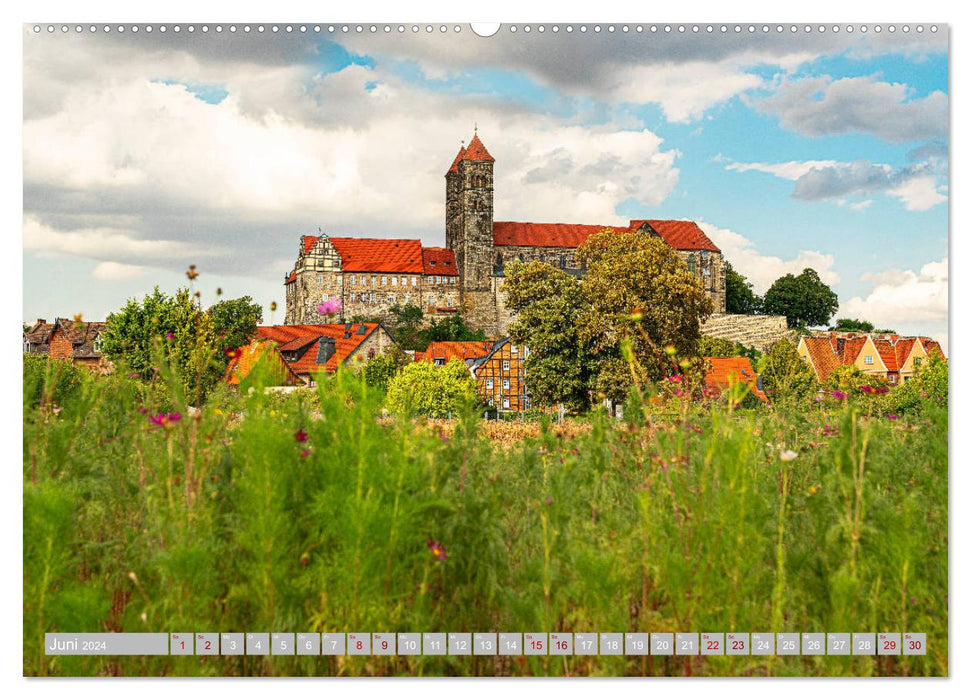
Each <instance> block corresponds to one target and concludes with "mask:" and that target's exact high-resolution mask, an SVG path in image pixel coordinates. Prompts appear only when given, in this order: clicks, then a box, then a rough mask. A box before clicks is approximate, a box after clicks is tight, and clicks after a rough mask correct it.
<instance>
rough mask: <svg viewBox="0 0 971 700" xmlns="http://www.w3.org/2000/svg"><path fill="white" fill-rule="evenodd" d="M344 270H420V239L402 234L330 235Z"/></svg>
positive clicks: (416, 271) (415, 271)
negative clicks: (400, 236)
mask: <svg viewBox="0 0 971 700" xmlns="http://www.w3.org/2000/svg"><path fill="white" fill-rule="evenodd" d="M330 242H331V243H333V245H334V248H336V249H337V252H338V253H339V254H340V256H341V267H342V268H343V270H344V272H414V273H419V274H420V273H421V271H422V262H421V241H419V240H409V239H402V238H331V239H330Z"/></svg>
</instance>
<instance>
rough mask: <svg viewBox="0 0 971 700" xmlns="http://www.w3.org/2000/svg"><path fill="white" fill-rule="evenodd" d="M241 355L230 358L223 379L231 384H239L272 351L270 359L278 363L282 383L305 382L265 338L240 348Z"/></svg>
mask: <svg viewBox="0 0 971 700" xmlns="http://www.w3.org/2000/svg"><path fill="white" fill-rule="evenodd" d="M239 352H240V355H239V356H238V357H233V358H232V359H230V360H229V364H228V365H227V366H226V372H225V374H223V380H224V381H226V382H228V383H230V384H234V385H235V384H239V383H240V381H241V380H242V379H244V378H245V377H246V376H247V375H248V374H249V373H250V372H252V371H253V368H254V367H255V366H256V363H257V362H259V361H260V359H262V358H263V357H264V356H265V355H267V353H270V361H271V362H274V363H276V368H277V369H278V370H279V371H280V376H281V383H282V384H283V385H286V386H294V385H298V384H303V381H302V380H301V379H300V377H298V376H297V375H296V374H295V373H294V372H293V370H291V369H290V367H289V366H288V365H287V363H286V362H285V361H284V360H283V356H282V355H280V352H279V351H278V350H277V349H276V347H274V344H273V342H272V341H268V340H265V339H262V338H260V339H257V340H254V341H253V342H252V343H250V344H249V345H245V346H243V347H241V348H239Z"/></svg>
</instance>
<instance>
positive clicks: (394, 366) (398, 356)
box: [363, 345, 411, 392]
mask: <svg viewBox="0 0 971 700" xmlns="http://www.w3.org/2000/svg"><path fill="white" fill-rule="evenodd" d="M409 364H411V358H409V357H408V355H406V354H405V353H404V351H402V350H401V348H399V347H398V346H397V345H392V346H390V347H389V348H388V349H387V350H385V351H384V354H382V355H377V356H376V357H372V358H371V359H370V360H368V361H367V364H366V365H364V370H363V377H364V382H365V383H366V384H367V385H368V386H369V387H372V388H374V389H378V390H380V391H381V392H386V391H387V390H388V382H390V381H391V379H392V378H393V377H394V376H395V375H396V374H398V372H400V371H401V370H402V369H404V368H405V367H406V366H408V365H409Z"/></svg>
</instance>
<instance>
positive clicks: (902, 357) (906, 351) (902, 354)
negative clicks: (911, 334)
mask: <svg viewBox="0 0 971 700" xmlns="http://www.w3.org/2000/svg"><path fill="white" fill-rule="evenodd" d="M916 342H917V339H916V338H900V339H899V340H898V341H897V342H896V343H894V346H893V350H894V354H895V355H896V360H897V368H898V369H899V368H900V367H903V366H904V364H906V362H907V358H908V357H910V353H911V352H913V350H914V344H915V343H916Z"/></svg>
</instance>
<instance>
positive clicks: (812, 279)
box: [763, 267, 839, 328]
mask: <svg viewBox="0 0 971 700" xmlns="http://www.w3.org/2000/svg"><path fill="white" fill-rule="evenodd" d="M838 308H839V298H838V297H837V296H836V292H834V291H833V290H832V289H830V288H829V287H828V286H826V285H825V284H824V283H823V281H822V280H820V279H819V273H817V272H816V271H815V270H814V269H812V268H811V267H807V268H806V269H804V270H803V271H802V273H801V274H799V275H798V276H797V275H793V274H792V273H791V272H790V273H789V274H788V275H786V276H785V277H780V278H779V279H777V280H776V281H775V282H773V283H772V286H771V287H769V291H767V292H766V293H765V298H764V300H763V309H764V311H765V313H767V314H778V315H780V316H785V317H786V322H787V323H788V324H789V327H790V328H801V327H806V326H825V325H826V324H827V323H828V322H829V319H830V318H832V316H833V314H835V313H836V310H837V309H838Z"/></svg>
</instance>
